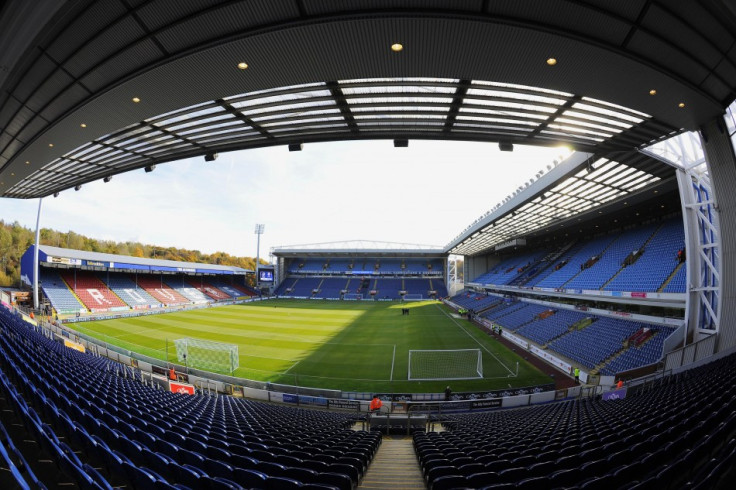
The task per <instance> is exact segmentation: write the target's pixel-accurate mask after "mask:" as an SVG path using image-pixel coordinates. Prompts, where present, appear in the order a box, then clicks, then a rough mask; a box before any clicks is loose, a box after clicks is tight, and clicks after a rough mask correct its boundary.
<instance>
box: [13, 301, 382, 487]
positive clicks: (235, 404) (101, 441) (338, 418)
mask: <svg viewBox="0 0 736 490" xmlns="http://www.w3.org/2000/svg"><path fill="white" fill-rule="evenodd" d="M0 310H2V311H1V312H0V327H1V328H2V331H3V335H0V362H2V367H3V369H2V371H0V382H1V383H0V386H1V387H2V390H3V394H4V395H5V397H6V398H7V399H8V400H9V402H10V404H11V405H12V408H13V410H14V411H15V413H16V414H17V416H18V417H19V418H20V419H22V422H23V424H24V425H25V426H26V428H27V430H28V432H29V433H30V435H31V436H32V437H33V438H34V439H35V440H36V441H38V442H39V444H40V446H41V447H43V448H44V449H45V450H46V451H47V452H48V454H49V455H50V456H51V458H52V459H53V460H54V461H57V464H58V465H59V467H60V468H61V469H62V470H63V471H64V472H65V473H67V474H68V475H69V476H71V477H72V478H74V479H75V480H76V482H77V483H78V484H79V486H80V487H82V488H111V487H112V486H113V485H114V486H120V484H121V483H123V482H124V483H123V484H125V485H131V484H132V485H133V486H134V487H135V488H174V487H173V486H172V485H174V484H179V485H185V486H186V488H194V487H196V488H239V487H238V486H242V487H245V488H298V487H301V486H302V484H307V485H309V484H324V485H330V486H326V487H322V488H338V489H341V490H342V489H344V490H351V489H352V488H354V487H355V486H357V483H358V481H359V479H360V478H361V477H362V475H363V473H364V472H365V470H366V468H367V467H368V465H369V464H370V462H371V460H372V458H373V456H374V454H375V452H376V449H377V447H378V445H379V444H380V440H381V436H380V434H378V433H375V432H374V433H369V432H365V431H353V430H349V427H351V426H352V425H353V423H354V422H355V420H356V415H352V414H340V413H334V412H332V413H327V412H320V411H314V410H303V409H297V408H292V407H279V406H273V405H269V404H265V403H261V402H254V401H246V400H243V399H236V398H233V397H227V396H221V397H211V396H200V395H194V396H182V395H179V394H174V393H170V392H162V391H159V390H156V389H154V388H151V387H148V386H144V385H143V384H141V382H140V378H139V377H137V376H135V373H134V371H133V370H131V369H130V368H127V367H125V366H122V365H118V364H116V363H113V362H112V361H109V360H105V359H102V358H99V357H95V356H91V355H89V354H86V353H81V352H76V351H74V350H72V349H67V348H66V347H64V346H62V345H61V344H59V343H56V342H54V341H53V340H50V339H47V338H45V337H43V336H42V335H40V334H37V333H36V332H35V331H33V330H32V329H29V328H27V326H25V325H24V324H23V321H22V320H20V319H19V317H14V316H13V315H12V314H10V313H9V312H8V311H6V310H5V309H0ZM3 447H6V443H5V440H3ZM78 455H79V456H83V457H84V458H85V460H90V461H91V462H93V464H95V466H98V467H99V468H100V471H98V470H95V469H94V468H93V467H92V466H91V465H87V464H84V463H82V462H81V460H80V459H79V456H78ZM20 476H21V478H19V479H18V481H19V482H21V481H22V482H27V481H28V480H31V479H32V476H31V473H30V472H29V473H28V474H27V475H20ZM228 485H230V486H228ZM39 488H42V486H39ZM180 488H183V487H180Z"/></svg>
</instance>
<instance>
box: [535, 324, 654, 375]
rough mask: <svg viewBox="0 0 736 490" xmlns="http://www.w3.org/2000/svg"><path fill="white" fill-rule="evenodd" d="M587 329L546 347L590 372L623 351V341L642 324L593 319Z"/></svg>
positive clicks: (565, 336)
mask: <svg viewBox="0 0 736 490" xmlns="http://www.w3.org/2000/svg"><path fill="white" fill-rule="evenodd" d="M593 318H594V319H595V321H593V322H592V323H591V324H589V325H588V326H585V327H584V328H581V329H580V330H573V331H572V332H570V333H569V334H567V335H563V336H562V337H560V338H558V339H556V340H554V341H552V342H550V343H549V344H548V346H547V347H548V348H549V349H550V350H553V351H555V352H559V353H560V354H562V355H564V356H566V357H568V358H570V359H572V360H574V361H576V362H579V363H580V364H582V365H583V366H585V367H586V368H588V369H593V368H594V367H596V366H597V365H598V364H600V363H602V362H603V361H604V360H606V359H608V358H609V357H611V356H612V355H614V354H615V353H617V352H618V351H620V350H622V349H623V348H624V347H623V342H624V340H626V339H627V338H628V337H630V336H631V335H632V334H634V333H635V332H636V331H637V330H639V329H640V328H642V327H644V325H643V324H641V323H637V322H632V321H629V320H619V319H614V318H606V317H593Z"/></svg>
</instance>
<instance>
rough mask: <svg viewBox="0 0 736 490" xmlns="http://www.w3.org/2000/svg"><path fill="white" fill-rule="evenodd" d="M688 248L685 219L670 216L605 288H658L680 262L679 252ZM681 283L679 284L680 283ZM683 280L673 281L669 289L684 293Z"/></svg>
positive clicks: (624, 289) (630, 289) (620, 289)
mask: <svg viewBox="0 0 736 490" xmlns="http://www.w3.org/2000/svg"><path fill="white" fill-rule="evenodd" d="M684 249H685V231H684V229H683V227H682V220H681V219H679V218H677V219H670V220H668V221H666V222H665V223H663V224H662V225H661V227H660V228H659V229H658V230H657V233H656V234H655V235H654V237H652V239H651V240H650V242H649V243H648V244H647V245H646V247H645V248H643V250H642V254H641V256H640V257H639V258H638V259H637V260H636V262H634V263H633V264H631V265H629V266H627V267H625V268H624V269H622V270H621V272H620V273H619V274H618V275H617V276H616V277H614V278H613V280H611V282H609V283H608V284H607V285H606V286H605V287H604V288H603V289H604V290H607V291H645V292H650V291H651V292H654V291H657V290H659V288H660V287H661V286H662V283H663V282H664V281H665V280H666V279H667V277H669V275H670V274H672V272H673V271H674V270H675V269H676V268H677V267H678V266H679V264H680V262H679V261H678V260H677V252H678V251H679V250H684ZM678 286H679V287H678ZM684 286H685V284H684V281H683V282H682V283H681V284H680V283H676V284H673V287H672V288H671V290H670V291H668V292H673V293H684V292H685V287H684Z"/></svg>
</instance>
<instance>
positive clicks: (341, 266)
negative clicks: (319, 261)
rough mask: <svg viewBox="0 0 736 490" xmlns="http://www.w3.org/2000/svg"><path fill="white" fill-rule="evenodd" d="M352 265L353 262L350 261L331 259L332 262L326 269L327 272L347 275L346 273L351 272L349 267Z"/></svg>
mask: <svg viewBox="0 0 736 490" xmlns="http://www.w3.org/2000/svg"><path fill="white" fill-rule="evenodd" d="M351 263H352V260H348V259H330V262H329V263H328V264H327V268H326V269H325V272H338V273H341V274H342V273H345V272H346V271H349V270H350V267H349V265H350V264H351Z"/></svg>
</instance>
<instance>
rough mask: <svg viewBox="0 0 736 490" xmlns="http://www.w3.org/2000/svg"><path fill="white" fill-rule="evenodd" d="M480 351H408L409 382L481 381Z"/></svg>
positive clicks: (481, 364) (481, 360)
mask: <svg viewBox="0 0 736 490" xmlns="http://www.w3.org/2000/svg"><path fill="white" fill-rule="evenodd" d="M482 378H483V355H482V354H481V351H480V349H454V350H410V351H409V376H408V379H409V380H410V381H431V380H437V381H443V380H447V381H449V380H454V379H482Z"/></svg>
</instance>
